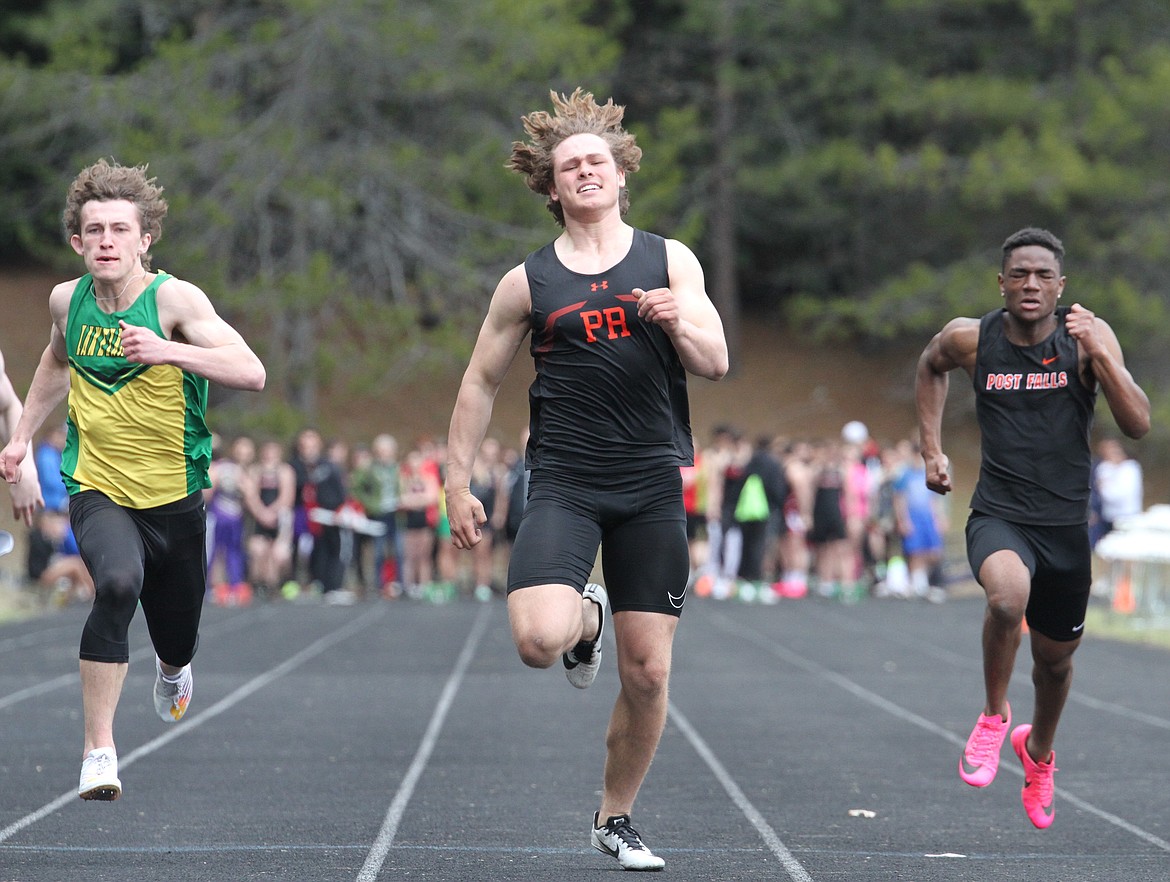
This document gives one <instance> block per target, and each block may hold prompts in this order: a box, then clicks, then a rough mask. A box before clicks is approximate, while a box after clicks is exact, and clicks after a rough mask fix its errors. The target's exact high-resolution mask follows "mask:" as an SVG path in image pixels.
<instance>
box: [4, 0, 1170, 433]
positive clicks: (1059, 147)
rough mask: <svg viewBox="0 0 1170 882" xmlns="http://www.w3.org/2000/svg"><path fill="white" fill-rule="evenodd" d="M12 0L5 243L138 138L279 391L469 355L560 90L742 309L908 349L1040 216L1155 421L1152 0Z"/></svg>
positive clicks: (193, 271) (212, 285)
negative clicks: (74, 180) (534, 121)
mask: <svg viewBox="0 0 1170 882" xmlns="http://www.w3.org/2000/svg"><path fill="white" fill-rule="evenodd" d="M6 5H7V4H6ZM20 10H21V11H20V12H19V13H16V12H8V13H6V14H5V15H4V16H3V17H2V18H0V143H2V144H3V148H4V149H3V150H0V249H2V250H3V253H4V255H5V256H6V257H7V258H8V259H9V260H12V259H16V258H21V257H32V258H35V259H38V260H57V259H61V258H62V257H64V258H65V259H69V258H70V257H71V255H69V254H68V253H64V252H63V249H62V248H61V239H60V225H59V219H58V214H59V211H60V203H61V198H62V196H63V192H64V187H65V185H66V183H67V182H68V180H69V179H70V177H71V176H72V175H73V174H74V173H75V171H76V170H77V169H78V168H80V167H81V166H82V165H83V164H86V163H88V162H91V161H92V160H93V159H95V158H96V157H98V156H102V155H106V156H113V157H115V158H117V159H118V160H119V161H121V162H124V163H138V162H149V163H150V167H151V169H152V171H153V172H154V173H155V174H157V175H158V176H159V178H160V180H161V181H162V182H163V183H164V184H165V185H166V186H167V190H168V195H169V196H170V198H171V200H172V218H171V219H170V220H169V222H168V226H167V234H166V236H165V238H164V240H163V241H162V242H160V243H159V245H158V247H157V248H156V249H155V250H156V253H157V254H158V255H159V257H158V262H159V263H160V264H161V265H163V266H166V267H167V268H168V269H173V270H174V271H177V272H180V273H189V274H190V275H191V276H192V278H195V279H197V280H198V281H199V282H200V283H201V284H204V285H205V287H208V288H209V289H215V291H216V300H217V302H220V303H223V304H224V306H225V308H227V309H229V310H231V311H232V312H233V313H234V314H236V315H238V316H240V317H241V321H250V322H251V323H252V324H254V325H256V326H257V327H261V328H263V329H265V331H266V332H267V334H268V338H267V339H266V340H259V341H257V342H258V344H259V348H260V349H262V350H263V353H264V356H265V359H266V362H268V364H269V374H270V379H271V380H272V381H275V382H277V383H279V384H281V385H282V387H283V388H284V389H285V391H286V393H287V396H288V398H289V400H290V401H291V402H292V403H293V405H294V407H296V408H298V409H301V410H302V411H303V410H304V409H308V410H310V411H311V410H312V408H313V407H314V396H315V395H316V390H317V389H318V388H320V386H321V385H322V384H323V383H325V382H329V381H332V379H333V375H334V374H335V373H336V372H337V371H339V370H340V368H339V365H340V364H342V363H343V362H344V363H346V364H353V363H354V362H353V360H354V359H356V360H357V362H356V365H357V366H356V367H355V368H354V369H352V370H347V373H348V374H349V375H350V376H352V377H353V378H354V379H353V382H355V383H356V382H359V380H358V379H357V378H362V379H361V380H360V382H365V383H369V384H373V385H377V384H386V383H396V382H403V381H406V380H408V379H410V378H411V377H415V376H418V375H419V372H421V371H425V370H427V369H428V368H429V367H431V366H433V365H434V364H435V363H436V362H441V363H446V364H450V363H455V362H459V361H460V360H462V359H463V358H464V357H465V356H466V353H467V351H468V349H469V346H470V342H471V340H472V338H473V335H474V328H475V325H476V323H477V322H478V319H479V318H480V316H481V315H482V311H483V308H484V305H485V303H486V298H487V297H488V296H489V295H490V291H491V286H492V284H493V283H494V281H495V280H496V279H497V278H498V277H499V276H500V274H501V273H502V272H503V271H504V270H506V269H507V268H508V266H510V265H511V264H512V263H514V262H515V261H516V260H517V259H518V258H519V257H520V256H521V255H522V254H523V253H525V251H526V250H527V249H529V248H531V247H533V246H535V245H536V244H538V243H540V242H541V241H544V240H546V239H547V238H549V237H550V236H551V235H552V234H553V233H554V232H555V227H553V226H552V222H551V220H550V219H549V218H548V217H547V216H546V215H545V214H544V212H543V209H541V208H540V201H539V199H537V198H536V197H534V196H533V195H532V194H531V193H529V192H528V191H527V190H526V189H525V188H524V187H523V186H521V185H520V184H519V182H518V181H517V180H516V179H515V176H514V175H511V174H510V173H508V172H506V171H505V170H504V169H503V162H504V159H505V158H506V155H507V152H508V148H509V145H510V143H511V141H512V140H513V139H514V138H516V137H519V136H520V134H521V130H520V125H519V117H520V115H521V114H522V113H524V112H527V111H528V110H531V109H535V108H538V107H547V106H548V99H547V93H548V90H549V89H557V90H559V91H568V90H571V89H572V88H573V87H574V86H576V85H584V86H585V87H587V88H589V89H590V90H592V91H594V92H595V93H597V94H598V95H599V96H603V97H604V96H608V95H613V96H614V97H615V99H616V100H618V101H619V102H621V103H625V104H626V105H627V107H628V116H627V120H628V122H629V124H630V127H631V128H632V129H634V130H635V131H636V132H637V133H638V136H639V141H640V143H641V144H642V146H643V148H644V149H645V151H646V158H645V163H644V168H643V170H642V171H640V172H639V173H638V174H637V175H635V176H634V177H633V178H632V179H631V191H632V196H633V211H632V216H631V220H632V221H633V222H635V223H637V224H639V225H642V226H646V227H647V228H650V229H654V230H656V231H659V232H663V233H665V234H668V235H674V236H677V237H679V238H682V239H684V240H685V241H687V242H688V243H690V244H691V245H692V246H693V247H694V248H695V249H696V251H697V252H698V253H699V254H700V256H701V257H702V258H703V261H704V264H705V266H706V268H707V273H708V286H709V288H710V290H711V293H712V296H713V297H714V298H715V299H716V302H717V304H718V305H719V307H720V310H721V312H722V313H723V314H724V316H725V319H726V320H727V322H728V325H729V328H730V329H731V331H732V333H733V334H734V332H735V329H736V328H737V327H738V322H739V313H740V311H743V312H744V313H761V312H769V313H776V312H780V313H782V314H783V315H784V316H785V317H786V318H787V320H788V321H790V322H793V323H796V324H798V325H799V326H800V327H802V328H804V329H806V330H807V331H808V332H809V333H816V334H820V335H824V337H825V338H826V339H834V340H846V341H850V342H852V343H854V344H864V345H871V346H872V345H883V342H884V341H890V340H896V339H904V338H905V337H907V336H910V337H917V338H920V339H922V341H923V342H925V339H926V338H927V337H928V336H929V334H930V333H931V332H932V331H933V330H934V329H936V328H937V327H939V326H940V325H941V323H942V322H943V321H944V320H945V319H946V318H949V317H951V316H953V315H960V314H964V315H977V314H980V313H982V312H984V311H986V310H987V309H990V308H992V307H993V306H994V305H995V303H996V302H997V299H998V298H997V289H996V287H995V277H994V274H995V270H996V268H997V264H998V260H999V250H998V246H999V244H1000V243H1001V242H1002V241H1003V239H1004V238H1005V237H1006V236H1007V235H1008V234H1009V233H1011V232H1012V231H1014V230H1015V229H1017V228H1019V227H1021V226H1025V225H1030V224H1037V225H1043V226H1048V227H1050V228H1051V229H1053V230H1054V231H1055V232H1057V233H1058V235H1061V236H1062V237H1063V238H1064V241H1065V244H1066V246H1067V248H1068V253H1069V256H1068V262H1067V272H1068V275H1069V279H1070V281H1069V287H1068V293H1067V294H1066V298H1065V299H1066V301H1067V300H1081V301H1083V302H1084V303H1085V304H1086V305H1087V306H1089V307H1090V308H1093V309H1095V310H1098V311H1099V312H1100V313H1101V314H1102V315H1104V316H1106V317H1107V318H1108V319H1109V320H1110V322H1111V323H1112V324H1113V326H1114V327H1115V329H1116V330H1117V331H1118V334H1119V336H1120V337H1121V339H1122V342H1123V345H1125V346H1126V348H1127V352H1128V353H1129V355H1130V361H1131V365H1132V366H1133V367H1134V368H1135V371H1136V372H1138V373H1139V375H1140V378H1141V380H1142V382H1143V384H1144V385H1145V386H1146V387H1147V389H1149V390H1150V391H1151V393H1152V394H1153V395H1154V397H1155V398H1156V399H1158V407H1159V410H1160V411H1161V413H1162V414H1163V415H1166V413H1167V405H1166V400H1167V396H1168V390H1170V369H1168V366H1167V362H1166V359H1165V358H1164V357H1163V355H1162V354H1163V353H1164V352H1165V350H1166V348H1167V344H1168V343H1170V339H1168V336H1170V331H1168V330H1167V327H1166V321H1165V318H1166V311H1167V300H1168V298H1167V294H1166V292H1165V286H1164V284H1163V277H1164V275H1165V270H1166V267H1167V266H1168V265H1170V225H1168V224H1167V223H1166V220H1165V219H1166V217H1167V215H1168V214H1170V192H1168V181H1170V175H1168V156H1170V103H1168V102H1167V101H1166V95H1167V94H1170V6H1168V5H1167V4H1166V3H1165V2H1164V0H1129V2H1127V3H1124V4H1118V3H1113V2H1108V0H784V2H767V0H637V2H635V0H592V2H590V0H482V2H478V3H472V4H467V3H464V2H459V0H392V2H375V0H214V2H199V0H41V2H31V3H23V4H20ZM326 340H327V341H328V345H322V341H326ZM1160 422H1161V423H1162V424H1163V425H1165V424H1166V421H1165V420H1161V421H1160Z"/></svg>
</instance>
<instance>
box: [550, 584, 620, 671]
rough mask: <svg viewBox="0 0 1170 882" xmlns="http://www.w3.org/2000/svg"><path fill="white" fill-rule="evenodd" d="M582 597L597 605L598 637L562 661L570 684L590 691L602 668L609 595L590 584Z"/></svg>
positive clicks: (581, 642) (566, 654)
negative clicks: (602, 635)
mask: <svg viewBox="0 0 1170 882" xmlns="http://www.w3.org/2000/svg"><path fill="white" fill-rule="evenodd" d="M581 596H582V597H585V598H587V599H589V600H592V601H593V602H594V603H596V604H597V609H598V616H597V636H596V637H594V638H593V639H592V640H582V641H580V642H579V643H577V645H576V646H574V647H573V648H572V649H570V650H569V651H568V652H566V653H565V654H564V655H562V656H561V661H562V662H564V665H565V676H566V677H568V678H569V682H570V683H572V684H573V685H574V686H576V687H577V688H578V689H588V688H589V687H590V686H591V685H592V684H593V681H594V679H595V678H596V677H597V670H598V668H600V667H601V634H602V632H603V631H604V630H605V608H606V607H607V606H608V605H609V595H608V594H606V593H605V589H604V588H602V587H601V586H600V585H598V584H597V583H596V582H590V583H589V584H588V585H586V586H585V590H584V591H583V592H582V593H581Z"/></svg>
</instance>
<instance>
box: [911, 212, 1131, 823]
mask: <svg viewBox="0 0 1170 882" xmlns="http://www.w3.org/2000/svg"><path fill="white" fill-rule="evenodd" d="M1063 261H1064V247H1063V246H1062V245H1061V243H1060V240H1059V239H1057V238H1056V237H1055V236H1054V235H1052V233H1050V232H1048V231H1047V230H1040V229H1036V228H1026V229H1023V230H1020V231H1019V232H1017V233H1014V234H1013V235H1011V236H1009V237H1008V239H1007V240H1006V241H1005V242H1004V244H1003V263H1002V266H1001V270H1000V273H999V276H998V281H999V286H1000V295H1001V296H1002V297H1003V301H1004V303H1003V308H1002V309H997V310H995V311H993V312H990V313H988V314H986V315H984V316H983V317H982V318H981V319H972V318H957V319H953V320H952V321H950V322H948V323H947V325H946V327H944V328H943V329H942V331H940V332H939V333H938V334H936V335H935V337H934V339H933V340H931V342H930V344H929V345H928V346H927V347H926V350H925V351H924V352H923V353H922V357H921V358H920V359H919V361H918V377H917V384H916V390H915V394H916V398H917V404H918V419H919V432H920V434H921V442H922V457H923V460H924V461H925V464H926V484H927V486H928V487H929V488H930V489H931V490H934V491H936V492H938V493H947V492H949V491H950V490H951V477H950V462H949V460H948V459H947V458H946V456H944V455H943V452H942V438H941V434H942V414H943V407H944V405H945V403H946V396H947V374H948V372H949V371H951V370H954V369H955V368H963V369H964V370H966V371H967V372H968V374H969V375H970V376H971V379H972V382H973V383H974V386H975V408H976V414H977V416H978V419H979V429H980V432H981V434H982V439H981V444H982V464H981V466H980V469H979V480H978V483H977V485H976V487H975V493H974V496H973V498H972V500H971V515H970V518H969V519H968V521H967V556H968V559H969V561H970V563H971V570H972V572H973V573H974V574H975V577H976V578H977V579H978V581H979V584H980V585H981V586H982V587H983V590H984V591H985V592H986V594H987V607H986V610H985V612H984V617H983V639H982V643H983V681H984V691H985V703H984V707H983V711H982V713H980V715H979V718H978V720H977V721H976V724H975V728H974V729H973V730H972V732H971V735H970V737H969V738H968V739H967V744H966V746H965V747H964V749H963V754H962V756H961V757H960V759H959V777H960V778H961V779H962V780H963V781H965V782H966V783H967V784H970V785H971V786H973V787H986V786H987V785H988V784H990V783H991V782H992V781H993V780H994V778H995V775H996V772H997V770H998V768H999V755H1000V750H1001V748H1002V745H1003V742H1004V739H1005V737H1006V736H1007V734H1008V731H1009V729H1010V727H1011V720H1012V714H1011V708H1010V707H1009V705H1008V701H1007V689H1008V684H1009V682H1010V681H1011V676H1012V670H1013V668H1014V666H1015V659H1016V652H1017V649H1018V647H1019V643H1020V639H1021V636H1022V623H1023V622H1024V621H1027V623H1028V626H1029V629H1030V642H1031V649H1032V660H1033V668H1032V682H1033V686H1034V694H1035V703H1034V707H1033V716H1032V722H1031V723H1026V724H1023V725H1020V726H1017V727H1016V728H1015V729H1014V730H1011V743H1012V750H1013V751H1014V752H1015V754H1016V756H1017V757H1018V758H1019V760H1020V763H1021V764H1022V765H1023V769H1024V787H1023V789H1022V790H1021V792H1020V799H1021V802H1022V803H1023V805H1024V810H1025V812H1026V813H1027V815H1028V819H1029V820H1030V821H1031V822H1032V824H1033V825H1034V826H1036V827H1037V828H1040V829H1044V828H1046V827H1048V826H1049V825H1051V824H1052V822H1053V819H1054V818H1055V798H1054V784H1053V775H1054V773H1055V771H1056V766H1055V761H1056V752H1055V751H1054V750H1053V742H1054V741H1055V738H1056V728H1057V725H1058V723H1059V722H1060V716H1061V713H1062V711H1063V709H1064V703H1065V700H1066V699H1067V697H1068V690H1069V687H1070V685H1071V683H1072V656H1073V653H1074V652H1075V651H1076V648H1077V646H1078V645H1079V643H1080V637H1081V634H1082V633H1083V631H1084V625H1085V611H1086V607H1087V604H1088V598H1089V585H1090V548H1089V533H1088V514H1089V507H1088V500H1089V470H1090V441H1089V433H1090V430H1091V428H1092V424H1093V408H1094V404H1095V401H1096V397H1097V390H1098V389H1100V390H1101V391H1102V392H1103V393H1104V395H1105V400H1106V401H1107V402H1108V403H1109V409H1110V411H1111V412H1112V414H1113V417H1114V419H1115V420H1116V421H1117V424H1118V427H1119V428H1120V429H1121V430H1122V431H1123V432H1125V433H1126V434H1127V435H1128V436H1130V437H1131V438H1139V437H1141V436H1142V435H1143V434H1145V433H1146V432H1147V431H1148V430H1149V427H1150V403H1149V400H1148V399H1147V398H1146V395H1145V393H1144V392H1143V391H1142V390H1141V388H1140V387H1139V386H1138V385H1137V383H1135V382H1134V380H1133V377H1132V376H1131V375H1130V373H1129V371H1128V370H1127V369H1126V367H1125V360H1124V358H1123V356H1122V353H1121V347H1120V346H1119V345H1118V343H1117V337H1116V336H1115V335H1114V333H1113V330H1112V329H1111V328H1110V327H1109V325H1108V324H1106V323H1105V322H1104V321H1103V320H1101V319H1099V318H1097V317H1096V316H1095V315H1093V313H1091V312H1090V311H1089V310H1087V309H1085V308H1084V307H1083V306H1081V305H1080V304H1079V303H1078V304H1073V306H1071V307H1069V308H1063V307H1060V308H1058V306H1057V302H1058V301H1059V300H1060V297H1061V294H1062V293H1063V291H1064V285H1065V278H1064V275H1063Z"/></svg>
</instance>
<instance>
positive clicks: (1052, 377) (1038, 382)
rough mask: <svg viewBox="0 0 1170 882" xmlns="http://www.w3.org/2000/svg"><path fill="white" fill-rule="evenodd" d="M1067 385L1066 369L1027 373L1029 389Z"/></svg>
mask: <svg viewBox="0 0 1170 882" xmlns="http://www.w3.org/2000/svg"><path fill="white" fill-rule="evenodd" d="M1067 385H1068V372H1067V371H1049V372H1048V373H1043V372H1039V371H1037V372H1036V373H1034V374H1028V388H1029V389H1063V388H1064V387H1065V386H1067Z"/></svg>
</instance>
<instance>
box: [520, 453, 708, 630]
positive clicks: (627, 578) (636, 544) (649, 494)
mask: <svg viewBox="0 0 1170 882" xmlns="http://www.w3.org/2000/svg"><path fill="white" fill-rule="evenodd" d="M598 546H600V548H601V565H602V572H603V574H604V576H605V588H606V592H607V593H608V594H609V603H610V608H611V609H612V610H613V611H614V612H622V611H623V610H641V611H645V612H659V613H666V614H668V615H673V616H677V615H679V614H680V613H681V612H682V607H683V602H684V601H685V600H686V587H687V576H688V573H689V570H690V557H689V552H688V548H687V534H686V511H685V509H684V508H683V500H682V474H681V473H680V471H679V469H678V467H677V466H668V467H662V468H659V469H654V470H650V471H646V472H641V473H638V474H636V475H631V476H629V477H626V478H625V479H623V480H614V479H612V478H606V479H599V478H596V477H583V476H577V475H566V474H561V473H555V474H554V473H550V472H548V471H547V470H544V469H537V470H534V471H533V472H532V478H531V482H530V484H529V488H528V503H527V504H526V505H525V506H524V517H523V519H522V520H521V522H520V529H519V531H518V532H517V534H516V542H515V544H514V545H513V547H512V557H511V561H510V563H509V565H508V591H509V592H512V591H515V590H517V589H520V588H528V587H532V586H534V585H572V586H573V587H574V588H576V589H577V590H578V591H581V590H582V589H583V588H584V587H585V583H586V582H587V581H589V574H590V572H591V571H592V569H593V565H594V562H595V561H596V559H597V549H598Z"/></svg>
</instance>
